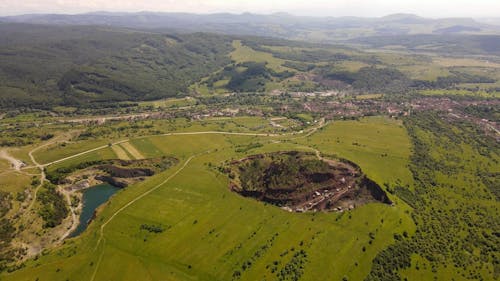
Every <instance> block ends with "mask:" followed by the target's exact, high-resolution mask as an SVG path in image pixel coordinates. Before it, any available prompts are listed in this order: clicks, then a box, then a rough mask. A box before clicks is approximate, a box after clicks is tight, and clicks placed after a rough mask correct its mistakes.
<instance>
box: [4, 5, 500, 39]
mask: <svg viewBox="0 0 500 281" xmlns="http://www.w3.org/2000/svg"><path fill="white" fill-rule="evenodd" d="M0 22H11V23H31V24H49V25H108V26H118V27H126V28H135V29H168V30H176V31H180V32H194V31H204V32H215V33H223V34H238V35H256V36H270V37H279V38H286V39H293V40H308V41H314V42H333V41H344V40H349V39H353V38H360V37H366V36H380V35H412V34H443V33H446V34H496V35H499V34H500V26H496V25H492V24H487V23H482V22H478V21H476V20H474V19H472V18H443V19H429V18H424V17H420V16H417V15H413V14H392V15H388V16H384V17H380V18H361V17H306V16H294V15H290V14H287V13H275V14H270V15H260V14H251V13H243V14H230V13H217V14H190V13H160V12H138V13H112V12H93V13H87V14H77V15H65V14H30V15H20V16H9V17H0Z"/></svg>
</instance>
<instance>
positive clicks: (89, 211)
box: [70, 184, 120, 237]
mask: <svg viewBox="0 0 500 281" xmlns="http://www.w3.org/2000/svg"><path fill="white" fill-rule="evenodd" d="M119 190H120V188H118V187H115V186H112V185H109V184H100V185H96V186H93V187H90V188H88V189H86V190H84V191H83V199H82V200H83V209H82V212H81V214H80V222H79V223H78V227H77V228H76V229H75V231H73V232H72V233H71V235H70V237H75V236H78V235H80V234H81V233H82V232H83V231H84V230H85V229H87V226H88V225H89V222H90V221H91V219H92V217H93V216H94V211H95V210H96V209H97V208H98V207H99V206H101V205H102V204H103V203H105V202H106V201H108V200H109V198H110V197H111V196H112V195H113V194H115V193H116V192H117V191H119Z"/></svg>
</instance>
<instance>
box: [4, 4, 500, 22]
mask: <svg viewBox="0 0 500 281" xmlns="http://www.w3.org/2000/svg"><path fill="white" fill-rule="evenodd" d="M93 11H112V12H138V11H155V12H190V13H202V14H206V13H217V12H230V13H243V12H250V13H259V14H270V13H276V12H287V13H291V14H294V15H305V16H362V17H378V16H384V15H388V14H394V13H412V14H417V15H420V16H425V17H431V18H440V17H475V18H480V17H500V0H474V1H471V0H0V15H2V16H6V15H19V14H29V13H64V14H76V13H86V12H93Z"/></svg>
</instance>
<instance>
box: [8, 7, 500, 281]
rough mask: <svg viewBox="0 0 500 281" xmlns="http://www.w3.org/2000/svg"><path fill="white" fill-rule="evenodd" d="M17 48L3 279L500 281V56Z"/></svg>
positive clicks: (52, 32) (425, 45)
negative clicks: (100, 190) (103, 191)
mask: <svg viewBox="0 0 500 281" xmlns="http://www.w3.org/2000/svg"><path fill="white" fill-rule="evenodd" d="M184 16H185V15H183V16H180V17H184ZM246 16H248V17H251V15H246ZM96 17H97V16H96ZM270 17H271V16H270ZM284 18H286V17H284ZM397 18H399V17H397ZM142 20H147V19H146V17H144V18H142ZM411 20H414V19H411ZM280 21H281V20H280ZM374 22H376V21H374ZM214 26H217V25H216V24H214V25H211V26H210V28H214ZM228 26H229V27H230V26H233V27H234V28H235V29H236V30H238V28H242V27H241V26H234V25H231V24H228ZM229 27H224V28H222V29H221V30H225V28H229ZM260 28H263V29H268V28H269V26H267V25H263V26H261V27H260ZM420 28H421V29H418V30H426V29H425V27H420ZM0 30H2V31H5V34H6V35H5V38H3V37H2V38H0V61H1V62H4V63H1V64H0V280H15V281H18V280H38V281H43V280H49V281H53V280H55V281H58V280H72V281H74V280H85V281H98V280H231V281H238V280H280V281H284V280H342V281H345V280H365V281H385V280H498V278H499V277H500V266H499V263H498V260H500V256H499V253H498V245H499V244H500V241H499V235H498V233H500V230H499V224H498V222H499V219H498V218H499V217H500V214H499V211H498V210H499V204H498V200H499V196H500V191H499V189H498V187H499V186H500V182H499V179H500V177H499V175H500V171H499V169H498V162H499V161H500V150H499V143H500V111H499V108H500V99H499V85H500V84H499V83H500V71H499V70H500V68H499V61H500V60H499V58H498V54H497V53H498V52H497V49H495V48H494V47H495V46H496V45H495V44H497V43H496V42H497V41H496V40H497V39H498V38H497V37H498V36H491V37H488V36H486V35H485V36H483V35H474V36H473V35H463V36H462V35H457V36H448V35H442V36H441V35H439V36H434V35H432V36H430V35H429V36H421V35H407V36H403V35H399V36H395V35H394V36H389V37H383V36H382V37H377V36H375V37H366V38H358V39H350V38H351V36H356V35H355V34H358V33H365V32H368V33H367V34H371V33H372V32H375V31H374V30H372V31H370V30H369V29H363V30H358V29H356V31H355V32H354V34H348V35H347V34H345V35H342V36H343V37H345V39H344V40H347V41H342V42H341V43H342V44H340V43H339V44H336V45H333V44H329V43H328V42H329V41H321V42H315V41H314V40H311V41H310V42H304V41H289V40H286V39H283V38H290V37H292V38H311V39H312V38H316V39H318V40H319V39H321V38H323V39H325V38H329V37H336V36H340V35H341V34H340V33H338V32H341V31H335V32H333V31H332V32H328V31H326V30H314V31H313V32H311V31H310V30H309V31H308V30H302V31H300V32H299V31H298V33H297V34H291V33H290V32H291V31H290V30H289V29H281V28H280V25H278V24H276V25H273V26H272V32H271V33H273V32H280V34H282V35H281V36H280V38H271V37H255V36H250V35H241V34H240V35H238V34H233V33H230V34H225V35H224V34H220V33H219V32H217V34H210V33H196V34H191V33H185V31H183V32H180V33H176V32H173V31H170V30H163V29H162V30H156V29H154V30H144V29H142V28H137V29H134V30H130V29H127V28H123V29H122V28H117V27H115V26H112V25H110V26H106V27H101V26H81V27H75V26H59V25H57V26H39V25H33V26H31V25H23V24H11V23H0ZM292 30H293V29H292ZM218 31H220V30H218ZM296 31H297V30H296ZM269 32H270V31H269ZM377 32H378V31H377ZM245 34H247V33H245ZM266 34H267V33H266ZM476 39H477V40H479V41H477V42H476V41H475V40H476ZM325 40H326V39H325ZM329 40H330V39H329ZM406 40H412V41H410V42H414V43H415V42H416V43H415V44H417V43H418V44H417V45H415V46H413V45H411V44H409V43H408V42H407V41H406ZM478 42H479V43H478ZM388 43H393V44H390V45H387V44H388ZM467 48H468V49H467ZM466 50H467V52H465V51H466ZM37 65H44V66H45V68H44V71H40V68H39V67H37ZM104 184H105V185H108V184H109V185H111V186H107V187H109V188H110V190H111V191H109V192H108V191H106V194H107V196H106V198H104V199H103V198H100V199H102V200H101V201H97V200H96V202H98V203H95V202H91V203H95V204H86V203H85V200H91V199H88V198H90V197H92V196H86V195H87V194H88V193H87V192H90V191H96V190H97V189H93V188H94V187H95V186H103V185H104ZM96 194H99V193H96ZM96 196H97V195H94V197H96ZM108 196H111V197H109V199H108ZM102 202H104V203H103V204H102V205H100V206H98V205H99V204H101V203H102ZM91 205H93V207H92V208H86V207H89V206H91ZM96 206H98V207H97V209H95V208H96ZM94 210H95V213H94ZM82 214H85V215H82ZM92 214H94V215H92ZM87 220H88V221H87ZM79 226H82V227H83V228H79V229H84V230H83V232H75V229H77V227H79Z"/></svg>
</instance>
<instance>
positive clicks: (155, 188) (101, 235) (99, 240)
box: [90, 151, 210, 281]
mask: <svg viewBox="0 0 500 281" xmlns="http://www.w3.org/2000/svg"><path fill="white" fill-rule="evenodd" d="M204 153H210V151H206V152H203V153H200V154H198V155H201V154H204ZM198 155H193V156H191V157H189V158H188V159H187V160H186V162H184V165H182V167H180V168H179V169H178V170H177V171H175V173H173V174H172V175H170V176H169V177H168V178H166V179H165V180H164V181H162V182H161V183H159V184H158V185H156V186H155V187H153V188H151V189H150V190H148V191H146V192H144V193H143V194H141V195H140V196H138V197H136V198H135V199H134V200H132V201H130V202H128V203H127V204H125V205H124V206H123V207H121V208H120V209H118V210H117V211H116V212H115V213H113V215H111V217H109V219H107V220H106V221H105V222H104V223H103V224H102V225H101V228H100V230H99V239H98V240H97V244H96V246H95V249H94V251H96V250H97V248H98V247H99V245H100V244H101V242H102V243H103V245H104V243H105V242H106V240H105V238H104V228H105V227H106V226H107V225H108V223H110V222H111V221H112V220H113V219H114V218H115V217H116V216H117V215H118V214H119V213H120V212H122V211H123V210H125V209H126V208H128V207H129V206H130V205H132V204H134V203H135V202H137V201H138V200H140V199H142V198H143V197H144V196H146V195H148V194H150V193H151V192H153V191H155V190H157V189H158V188H160V187H161V186H162V185H164V184H165V183H167V182H169V181H170V180H171V179H172V178H174V177H175V176H177V174H179V173H180V172H181V171H182V170H184V168H186V166H187V165H188V164H189V162H191V160H193V158H195V157H196V156H198ZM103 255H104V248H103V249H102V252H101V254H100V255H99V260H98V261H97V264H96V266H95V270H94V272H93V273H92V277H91V278H90V280H91V281H93V280H94V279H95V276H96V274H97V270H98V269H99V265H100V264H101V261H102V257H103Z"/></svg>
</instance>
